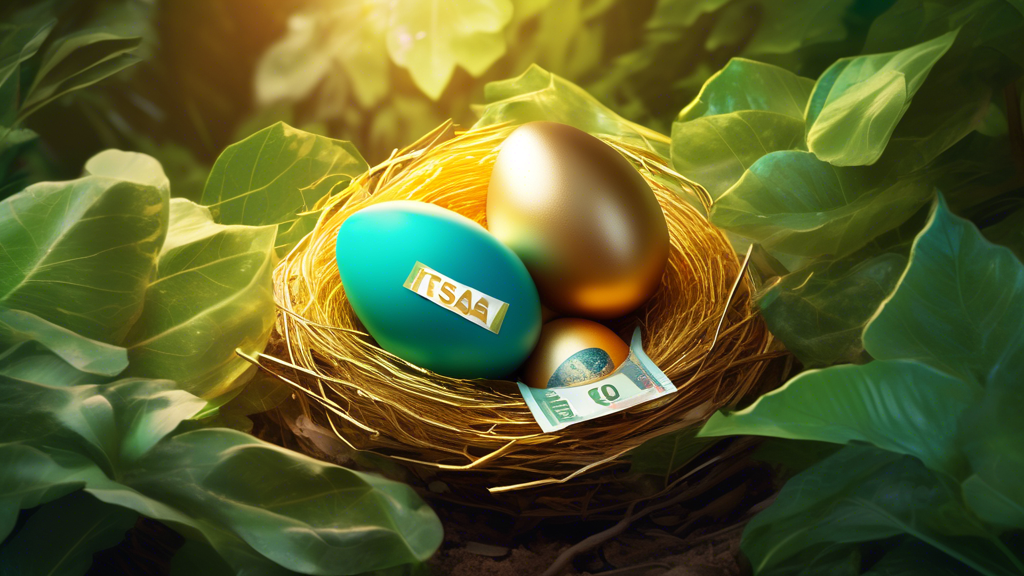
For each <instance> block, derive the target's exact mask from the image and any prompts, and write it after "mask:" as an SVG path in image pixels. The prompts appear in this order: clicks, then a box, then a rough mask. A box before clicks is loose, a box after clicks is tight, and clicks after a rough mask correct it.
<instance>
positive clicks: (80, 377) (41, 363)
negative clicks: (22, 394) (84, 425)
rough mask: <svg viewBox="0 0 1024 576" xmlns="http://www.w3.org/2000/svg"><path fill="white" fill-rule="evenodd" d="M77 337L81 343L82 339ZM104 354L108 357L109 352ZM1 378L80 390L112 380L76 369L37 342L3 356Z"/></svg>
mask: <svg viewBox="0 0 1024 576" xmlns="http://www.w3.org/2000/svg"><path fill="white" fill-rule="evenodd" d="M76 337H77V338H79V339H81V336H77V335H76ZM86 342H95V340H86ZM122 350H123V348H122ZM103 353H104V354H105V355H106V354H108V352H107V351H104V352H103ZM125 364H127V359H125ZM0 376H7V377H9V378H13V379H15V380H21V381H24V382H33V383H35V384H44V385H46V386H77V385H78V384H94V383H96V382H101V381H104V380H107V379H108V377H102V376H99V375H96V374H90V373H88V372H83V371H81V370H79V369H77V368H75V367H74V366H72V365H71V364H68V363H67V361H65V360H64V359H62V358H61V357H60V356H57V355H56V354H54V353H53V351H51V350H50V349H49V348H46V347H45V346H43V345H42V344H40V343H39V342H36V341H26V342H22V343H21V344H16V345H15V346H13V347H11V348H9V349H8V350H6V351H4V352H2V353H0Z"/></svg>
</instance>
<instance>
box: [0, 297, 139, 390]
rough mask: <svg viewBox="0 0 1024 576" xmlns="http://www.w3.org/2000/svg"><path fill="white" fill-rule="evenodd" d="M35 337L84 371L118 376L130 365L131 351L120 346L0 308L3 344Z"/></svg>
mask: <svg viewBox="0 0 1024 576" xmlns="http://www.w3.org/2000/svg"><path fill="white" fill-rule="evenodd" d="M33 340H34V341H36V342H39V343H40V344H42V345H43V346H46V347H47V348H48V349H50V350H52V351H53V352H54V354H56V355H57V356H59V357H60V358H61V359H62V360H64V361H65V362H67V363H68V364H70V365H71V366H74V367H75V369H77V370H80V371H82V372H87V373H90V374H98V375H101V376H117V375H118V374H120V373H121V372H122V371H123V370H124V369H125V368H127V367H128V352H127V351H126V350H125V349H124V348H121V347H120V346H113V345H111V344H106V343H103V342H97V341H96V340H90V339H88V338H85V337H82V336H79V335H78V334H75V333H74V332H72V331H70V330H68V329H66V328H61V327H60V326H57V325H56V324H52V323H50V322H47V321H46V320H43V319H42V318H40V317H38V316H36V315H34V314H29V313H28V312H22V311H21V310H9V309H5V308H0V343H5V344H14V343H20V342H26V341H33Z"/></svg>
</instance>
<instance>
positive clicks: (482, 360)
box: [337, 201, 541, 378]
mask: <svg viewBox="0 0 1024 576" xmlns="http://www.w3.org/2000/svg"><path fill="white" fill-rule="evenodd" d="M337 261H338V272H339V273H340V275H341V283H342V286H343V287H344V290H345V296H346V297H347V298H348V301H349V304H350V305H351V306H352V309H353V310H354V311H355V313H356V316H358V317H359V320H360V321H361V322H362V323H363V325H364V326H365V327H366V330H367V331H368V332H369V333H370V335H371V336H373V338H374V339H375V340H376V341H377V343H378V344H379V345H380V346H381V347H382V348H384V349H385V350H387V351H389V352H391V353H392V354H395V355H396V356H399V357H401V358H403V359H405V360H407V361H409V362H411V363H413V364H416V365H417V366H421V367H423V368H427V369H429V370H433V371H434V372H437V373H439V374H444V375H446V376H452V377H457V378H501V377H504V376H508V375H510V374H511V373H513V372H514V371H515V369H516V368H517V367H519V365H520V364H522V362H523V360H525V359H526V357H527V356H528V355H529V354H530V351H531V350H532V349H533V347H534V344H535V343H536V342H537V337H538V336H539V334H540V328H541V319H540V318H541V316H540V314H541V312H540V301H539V299H538V297H537V290H536V288H534V285H533V281H532V280H531V279H530V275H529V273H528V272H527V271H526V267H525V266H523V263H522V262H520V261H519V258H518V257H516V255H515V254H514V253H513V252H512V251H511V250H509V249H508V248H507V247H505V246H504V245H503V244H501V243H500V242H498V241H497V240H496V239H495V238H494V237H493V236H492V235H491V234H490V233H488V232H487V230H485V229H484V228H483V227H482V226H480V225H479V224H477V223H476V222H473V221H472V220H470V219H469V218H466V217H465V216H462V215H461V214H458V213H455V212H452V211H451V210H446V209H444V208H441V207H439V206H435V205H433V204H427V203H425V202H410V201H393V202H381V203H379V204H375V205H373V206H369V207H367V208H364V209H362V210H359V211H358V212H355V213H354V214H352V215H351V216H349V217H348V218H346V219H345V222H344V223H343V224H342V225H341V229H340V230H339V231H338V238H337Z"/></svg>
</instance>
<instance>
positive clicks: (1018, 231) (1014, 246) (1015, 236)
mask: <svg viewBox="0 0 1024 576" xmlns="http://www.w3.org/2000/svg"><path fill="white" fill-rule="evenodd" d="M982 233H984V234H985V238H988V239H989V240H990V241H992V242H993V243H995V244H1000V245H1002V246H1006V247H1007V248H1009V249H1010V250H1012V251H1013V253H1014V254H1015V255H1016V256H1017V259H1018V260H1022V261H1024V208H1022V209H1019V210H1017V211H1016V212H1014V213H1013V214H1010V215H1009V216H1007V217H1006V218H1004V219H1003V220H1001V221H1000V222H999V223H998V224H996V225H994V226H990V227H988V228H985V229H984V230H982Z"/></svg>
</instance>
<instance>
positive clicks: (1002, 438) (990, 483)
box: [959, 266, 1024, 528]
mask: <svg viewBox="0 0 1024 576" xmlns="http://www.w3.org/2000/svg"><path fill="white" fill-rule="evenodd" d="M994 268H995V267H994V266H993V267H992V268H990V269H989V270H992V269H994ZM1011 290H1013V287H1010V288H1009V290H1008V291H1011ZM1016 311H1017V312H1020V311H1019V310H1016ZM1010 313H1012V312H1010ZM1021 332H1022V331H1021V330H1019V329H1018V330H1017V334H1016V335H1014V336H1013V337H1012V338H1013V340H1012V341H1011V342H1007V344H1008V345H1009V346H1011V347H1012V348H1011V349H1010V350H1008V352H1007V353H1006V354H1005V355H1004V356H1002V357H1001V358H999V360H998V361H997V362H996V363H995V364H994V365H993V366H992V376H991V377H990V378H989V382H988V386H987V388H986V389H985V395H984V397H982V399H981V401H980V402H978V403H976V404H975V405H974V406H971V407H970V408H969V409H968V410H967V412H966V413H965V414H964V417H963V420H962V421H961V423H960V429H959V441H960V445H961V448H962V450H963V452H964V454H966V455H967V459H968V460H969V461H970V463H971V468H972V469H973V470H974V473H975V476H973V477H971V478H968V479H967V480H966V481H965V482H964V484H963V489H964V498H965V499H966V500H967V502H968V504H969V505H970V506H971V507H972V508H973V509H974V510H975V512H977V514H978V515H979V516H981V517H982V518H983V519H985V520H986V521H988V522H991V523H992V524H995V525H997V526H1004V527H1015V528H1024V485H1022V483H1021V481H1020V479H1021V477H1022V475H1024V419H1022V418H1021V417H1020V415H1021V411H1022V410H1024V385H1022V383H1021V374H1024V352H1022V351H1024V342H1022V341H1024V337H1022V336H1021Z"/></svg>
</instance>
